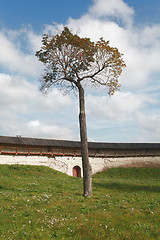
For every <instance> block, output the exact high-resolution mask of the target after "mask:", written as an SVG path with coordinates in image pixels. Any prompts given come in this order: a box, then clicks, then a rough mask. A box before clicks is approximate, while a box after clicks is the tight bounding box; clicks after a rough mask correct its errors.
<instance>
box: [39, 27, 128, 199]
mask: <svg viewBox="0 0 160 240" xmlns="http://www.w3.org/2000/svg"><path fill="white" fill-rule="evenodd" d="M36 56H37V57H38V58H39V61H41V62H43V63H44V65H45V69H44V75H43V76H42V78H41V90H42V91H44V92H46V91H47V90H48V89H50V88H51V87H52V86H56V87H58V88H60V89H62V90H64V91H67V92H68V91H71V90H73V91H77V92H78V93H79V94H78V95H79V124H80V139H81V155H82V166H83V187H84V188H83V189H84V196H91V195H92V168H91V165H90V163H89V158H88V142H87V128H86V115H85V97H84V86H85V85H84V83H85V84H86V83H87V82H89V83H92V84H94V85H98V86H101V85H102V86H105V87H107V90H108V94H109V95H113V94H114V92H115V91H116V90H118V89H119V87H120V84H119V82H118V78H119V76H120V74H121V72H122V69H123V67H125V63H124V61H123V59H122V54H121V53H120V52H119V51H118V49H117V48H113V47H110V46H109V41H105V40H104V39H103V38H100V39H99V41H97V42H92V41H91V40H90V39H89V38H81V37H79V36H78V35H77V34H73V33H72V32H71V31H70V29H69V28H68V27H64V29H63V31H62V32H61V33H60V34H57V35H48V34H45V35H44V36H43V39H42V47H41V49H40V50H39V51H37V52H36Z"/></svg>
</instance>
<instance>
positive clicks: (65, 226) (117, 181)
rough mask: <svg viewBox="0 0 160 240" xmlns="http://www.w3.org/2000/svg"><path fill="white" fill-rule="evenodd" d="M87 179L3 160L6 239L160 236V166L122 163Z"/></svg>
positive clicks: (1, 203)
mask: <svg viewBox="0 0 160 240" xmlns="http://www.w3.org/2000/svg"><path fill="white" fill-rule="evenodd" d="M82 185H83V183H82V179H79V178H73V177H69V176H67V175H65V174H62V173H59V172H57V171H54V170H52V169H50V168H47V167H38V166H20V165H10V166H9V165H8V166H7V165H0V240H4V239H5V240H12V239H13V240H22V239H28V240H33V239H44V240H49V239H61V240H62V239H63V240H66V239H73V240H103V239H104V240H106V239H111V240H117V239H119V240H127V239H129V240H130V239H133V240H135V239H136V240H152V239H160V168H126V169H125V168H117V169H109V170H107V171H105V172H102V173H98V174H96V175H95V176H94V177H93V196H92V197H91V198H85V197H83V196H82V192H83V189H82Z"/></svg>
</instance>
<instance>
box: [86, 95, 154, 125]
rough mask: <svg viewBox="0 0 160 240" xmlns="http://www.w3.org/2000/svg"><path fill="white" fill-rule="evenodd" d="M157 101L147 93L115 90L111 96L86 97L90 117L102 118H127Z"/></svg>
mask: <svg viewBox="0 0 160 240" xmlns="http://www.w3.org/2000/svg"><path fill="white" fill-rule="evenodd" d="M154 103H157V100H156V98H154V97H151V96H148V95H147V94H134V93H132V92H117V93H115V95H114V96H112V97H106V96H93V95H89V96H88V97H87V110H88V115H89V117H91V118H93V119H94V118H96V119H101V120H102V119H103V120H106V121H107V120H111V119H113V120H115V119H120V120H122V119H124V120H125V121H126V119H129V118H131V117H133V115H135V113H136V112H139V111H142V109H143V108H144V107H147V106H148V105H150V104H154Z"/></svg>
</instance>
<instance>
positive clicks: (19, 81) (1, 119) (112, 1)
mask: <svg viewBox="0 0 160 240" xmlns="http://www.w3.org/2000/svg"><path fill="white" fill-rule="evenodd" d="M64 25H67V26H68V27H70V28H71V29H72V30H73V31H75V32H77V31H79V34H80V36H87V37H90V38H91V39H92V40H93V41H96V40H98V39H99V38H100V37H102V36H103V37H104V38H105V39H106V40H110V44H111V45H112V46H115V47H118V49H119V50H120V52H122V53H123V54H124V60H125V62H126V64H127V67H126V69H125V70H124V72H123V74H122V76H121V77H120V82H121V85H122V87H121V90H120V91H119V92H117V93H116V94H115V95H114V96H113V97H111V98H110V97H108V96H107V95H106V92H105V89H94V88H90V87H88V88H87V89H86V109H87V123H88V138H89V140H90V141H103V142H160V61H159V59H160V1H159V0H141V1H137V0H80V1H75V0H68V1H64V0H59V1H53V0H46V1H41V0H34V1H33V0H32V1H31V0H28V1H21V0H15V1H11V0H6V1H0V52H1V55H0V84H1V89H0V107H1V113H0V135H9V136H16V135H22V136H26V137H44V138H57V139H70V140H77V139H79V127H78V100H77V98H76V97H75V96H74V95H68V96H62V94H61V93H60V92H59V91H58V90H57V89H53V91H52V92H50V93H49V94H48V95H47V96H44V95H42V94H41V93H40V92H39V89H38V88H39V78H40V75H41V74H42V73H43V66H42V64H41V63H39V62H38V59H36V57H35V51H36V50H39V48H40V46H41V39H42V35H43V34H44V33H51V34H55V33H56V31H57V30H60V29H62V28H63V26H64Z"/></svg>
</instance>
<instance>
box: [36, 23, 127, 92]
mask: <svg viewBox="0 0 160 240" xmlns="http://www.w3.org/2000/svg"><path fill="white" fill-rule="evenodd" d="M36 56H37V57H38V58H39V60H40V61H41V62H43V63H44V64H45V70H44V75H43V76H42V79H41V80H42V81H41V83H42V84H41V87H42V90H47V89H49V88H50V87H51V86H52V85H54V86H55V85H56V86H57V87H59V88H61V89H63V90H64V89H65V90H68V91H70V90H73V89H74V90H75V88H76V87H77V84H79V83H82V81H85V82H87V81H89V82H90V83H92V84H94V85H103V86H106V87H107V89H108V93H109V95H112V94H113V93H114V92H115V91H116V90H118V89H119V87H120V85H119V83H118V78H119V76H120V74H121V72H122V69H123V67H125V63H124V61H123V59H122V54H121V53H120V52H119V51H118V49H117V48H114V47H110V45H109V41H105V40H104V39H103V38H100V39H99V41H97V42H92V41H91V40H90V39H89V38H81V37H79V36H78V35H77V34H73V33H72V32H71V31H70V30H69V28H68V27H64V29H63V31H62V32H61V34H57V35H48V34H45V35H44V36H43V39H42V48H41V49H40V50H39V51H37V52H36Z"/></svg>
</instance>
